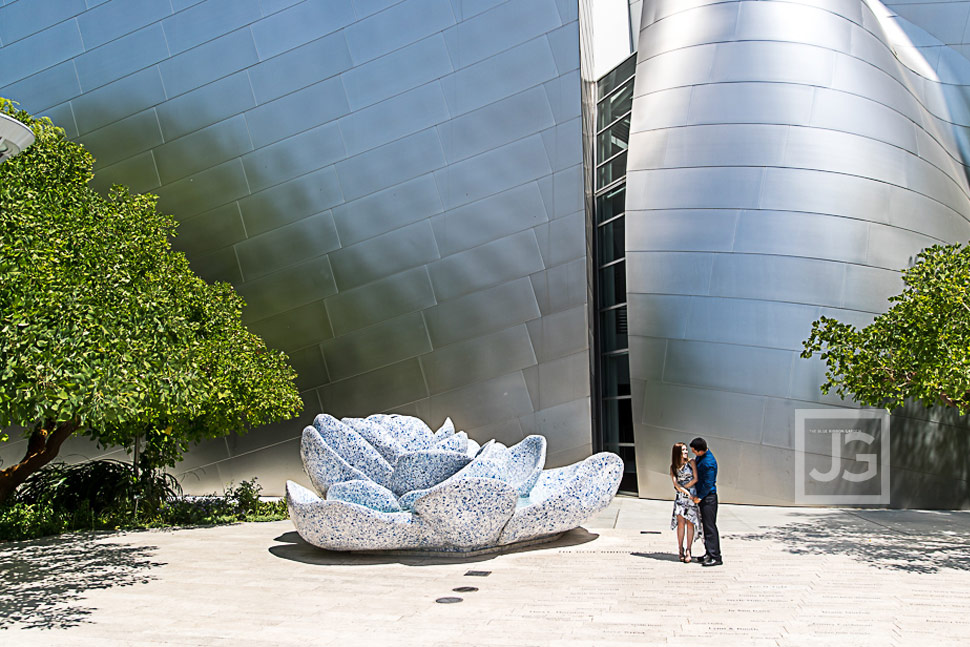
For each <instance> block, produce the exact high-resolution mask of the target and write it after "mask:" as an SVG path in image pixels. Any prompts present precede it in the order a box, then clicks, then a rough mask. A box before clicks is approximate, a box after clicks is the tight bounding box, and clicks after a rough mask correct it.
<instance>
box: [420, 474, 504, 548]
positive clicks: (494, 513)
mask: <svg viewBox="0 0 970 647" xmlns="http://www.w3.org/2000/svg"><path fill="white" fill-rule="evenodd" d="M518 498H519V496H518V494H517V493H516V491H515V490H514V489H512V488H511V487H510V486H509V485H507V484H505V483H503V482H501V481H496V480H494V479H478V478H468V479H452V480H449V481H448V482H446V483H442V484H441V485H438V486H436V487H434V488H431V490H430V491H429V492H428V493H427V494H425V495H424V496H422V497H421V498H419V499H418V500H416V501H415V502H414V512H415V514H416V515H417V516H419V517H420V518H421V519H422V520H423V521H424V522H426V523H427V524H428V525H429V526H431V527H432V528H433V529H434V531H435V532H436V533H437V535H438V536H439V538H441V539H442V540H443V543H445V544H448V545H451V546H454V547H456V548H462V549H475V548H481V547H485V546H491V545H494V544H495V543H496V541H497V540H498V538H499V535H500V534H501V532H502V528H504V527H505V524H506V523H507V522H508V521H509V518H511V517H512V513H513V512H515V504H516V501H518Z"/></svg>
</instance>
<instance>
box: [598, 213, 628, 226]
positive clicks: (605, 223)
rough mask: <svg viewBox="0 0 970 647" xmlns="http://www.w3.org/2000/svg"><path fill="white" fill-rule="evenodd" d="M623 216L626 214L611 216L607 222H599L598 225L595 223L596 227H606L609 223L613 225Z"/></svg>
mask: <svg viewBox="0 0 970 647" xmlns="http://www.w3.org/2000/svg"><path fill="white" fill-rule="evenodd" d="M625 215H626V212H623V213H621V214H620V215H618V216H613V217H612V218H610V219H609V220H604V221H603V222H600V223H596V226H597V227H602V226H603V225H608V224H610V223H613V222H616V221H617V220H619V219H620V218H622V217H623V216H625Z"/></svg>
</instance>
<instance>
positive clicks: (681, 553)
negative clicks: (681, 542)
mask: <svg viewBox="0 0 970 647" xmlns="http://www.w3.org/2000/svg"><path fill="white" fill-rule="evenodd" d="M680 561H684V549H683V548H681V549H680Z"/></svg>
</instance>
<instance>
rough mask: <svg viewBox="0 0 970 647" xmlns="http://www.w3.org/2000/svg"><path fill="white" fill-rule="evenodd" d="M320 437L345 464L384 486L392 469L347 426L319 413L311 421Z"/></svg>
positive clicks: (368, 444)
mask: <svg viewBox="0 0 970 647" xmlns="http://www.w3.org/2000/svg"><path fill="white" fill-rule="evenodd" d="M313 426H314V427H316V428H317V431H319V432H320V437H321V438H323V441H324V442H325V443H327V444H328V445H330V447H331V448H332V449H333V450H334V451H335V452H337V453H338V454H340V457H341V458H343V459H344V460H345V461H347V463H349V464H350V465H352V466H353V467H355V468H357V469H358V470H360V471H361V472H363V473H364V474H366V475H367V476H368V477H369V478H370V479H371V480H372V481H374V482H376V483H380V484H381V485H386V484H387V481H388V479H390V478H391V472H393V471H394V468H393V467H391V465H390V463H388V462H387V461H386V460H384V457H383V456H381V454H380V453H379V452H378V451H377V450H376V449H374V447H373V446H372V445H371V444H370V443H369V442H367V441H366V440H365V439H364V438H363V436H361V435H360V434H358V433H357V432H356V431H354V430H353V429H352V428H351V427H349V426H348V425H345V424H344V423H343V422H341V421H340V420H337V419H336V418H334V417H333V416H328V415H327V414H325V413H321V414H320V415H319V416H317V417H316V418H314V419H313Z"/></svg>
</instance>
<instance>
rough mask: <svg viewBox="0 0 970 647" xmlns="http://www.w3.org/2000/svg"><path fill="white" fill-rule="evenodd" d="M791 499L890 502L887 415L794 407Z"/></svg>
mask: <svg viewBox="0 0 970 647" xmlns="http://www.w3.org/2000/svg"><path fill="white" fill-rule="evenodd" d="M795 450H796V451H795V501H796V502H798V503H816V504H822V505H852V504H869V505H873V504H875V505H888V504H889V413H887V412H886V411H884V410H881V409H796V410H795Z"/></svg>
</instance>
